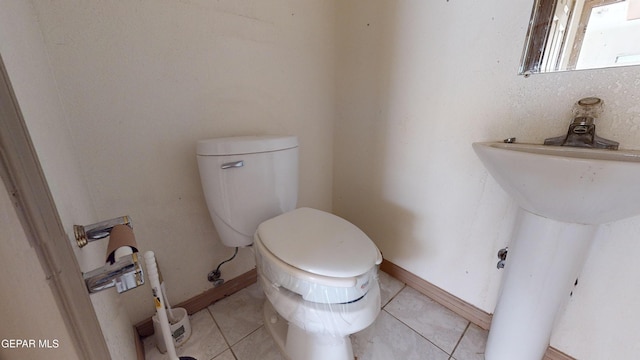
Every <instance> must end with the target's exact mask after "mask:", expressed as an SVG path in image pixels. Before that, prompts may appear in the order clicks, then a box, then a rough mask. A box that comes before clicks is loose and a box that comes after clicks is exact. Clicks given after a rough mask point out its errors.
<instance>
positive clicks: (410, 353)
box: [144, 272, 487, 360]
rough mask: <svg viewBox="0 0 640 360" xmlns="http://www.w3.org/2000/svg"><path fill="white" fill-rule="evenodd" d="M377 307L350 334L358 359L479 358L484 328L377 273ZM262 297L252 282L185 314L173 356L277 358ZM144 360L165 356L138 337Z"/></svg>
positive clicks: (206, 359)
mask: <svg viewBox="0 0 640 360" xmlns="http://www.w3.org/2000/svg"><path fill="white" fill-rule="evenodd" d="M380 290H381V293H382V304H383V306H382V311H381V312H380V315H379V316H378V319H377V320H376V321H375V322H374V323H373V324H372V325H371V326H369V327H368V328H366V329H364V330H363V331H361V332H359V333H356V334H354V335H352V337H351V340H352V343H353V351H354V353H355V356H356V357H357V358H358V360H413V359H415V360H483V359H484V355H483V353H484V346H485V343H486V339H487V331H485V330H482V329H481V328H479V327H477V326H476V325H474V324H470V323H469V322H468V321H466V320H464V319H463V318H461V317H459V316H458V315H456V314H455V313H453V312H451V311H449V310H448V309H446V308H444V307H442V306H441V305H439V304H437V303H436V302H434V301H433V300H431V299H429V298H428V297H426V296H424V295H422V294H420V293H419V292H417V291H416V290H414V289H412V288H410V287H408V286H405V284H403V283H401V282H400V281H398V280H396V279H394V278H392V277H391V276H389V275H387V274H386V273H383V272H380ZM263 302H264V295H263V294H262V291H261V290H260V288H259V287H258V285H257V284H254V285H252V286H250V287H248V288H246V289H243V290H241V291H239V292H237V293H236V294H234V295H232V296H230V297H228V298H225V299H223V300H221V301H218V302H216V303H215V304H213V305H211V306H209V307H208V308H207V309H204V310H201V311H199V312H197V313H195V314H193V315H191V328H192V335H191V338H190V339H189V340H188V341H187V342H186V343H185V344H183V346H181V347H180V348H178V349H177V352H178V356H191V357H194V358H196V359H198V360H283V359H284V358H283V357H282V355H280V353H279V351H278V349H277V346H276V345H275V343H274V342H273V340H272V339H271V337H270V335H269V334H268V333H267V331H266V330H265V328H264V326H263V323H262V304H263ZM144 349H145V354H146V359H147V360H164V359H168V357H167V355H166V354H161V353H160V352H159V351H158V349H157V348H156V346H155V338H154V337H153V336H150V337H148V338H145V339H144Z"/></svg>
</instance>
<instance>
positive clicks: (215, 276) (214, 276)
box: [207, 246, 238, 287]
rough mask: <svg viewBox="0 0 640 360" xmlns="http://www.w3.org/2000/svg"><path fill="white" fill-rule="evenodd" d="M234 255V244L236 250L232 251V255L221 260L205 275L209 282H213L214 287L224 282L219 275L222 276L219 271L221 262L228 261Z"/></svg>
mask: <svg viewBox="0 0 640 360" xmlns="http://www.w3.org/2000/svg"><path fill="white" fill-rule="evenodd" d="M236 255H238V247H237V246H236V250H235V251H234V253H233V256H232V257H230V258H229V259H227V260H225V261H223V262H221V263H220V264H218V267H217V268H216V269H215V270H213V271H211V272H210V273H209V274H208V275H207V280H209V282H212V283H213V286H214V287H217V286H220V285H222V284H224V279H221V278H220V277H221V276H222V272H221V271H220V267H221V266H222V265H223V264H226V263H228V262H229V261H231V260H233V259H235V257H236Z"/></svg>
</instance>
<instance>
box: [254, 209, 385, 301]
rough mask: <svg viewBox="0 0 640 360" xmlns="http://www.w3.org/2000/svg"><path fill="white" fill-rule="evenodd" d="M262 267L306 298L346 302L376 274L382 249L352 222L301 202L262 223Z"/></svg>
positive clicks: (259, 252) (258, 254)
mask: <svg viewBox="0 0 640 360" xmlns="http://www.w3.org/2000/svg"><path fill="white" fill-rule="evenodd" d="M254 246H255V248H256V259H257V264H258V267H259V270H260V272H261V273H262V275H263V276H265V277H266V278H267V279H269V281H270V282H271V283H272V284H274V285H275V286H282V287H284V288H286V289H288V290H290V291H293V292H295V293H298V294H300V295H302V297H303V298H304V299H305V300H307V301H312V302H319V303H346V302H350V301H354V300H357V299H359V298H361V297H362V296H364V295H365V294H366V293H367V291H368V290H369V287H370V286H371V284H372V283H373V282H374V281H375V280H376V275H377V265H379V264H380V263H381V262H382V255H381V254H380V251H379V250H378V248H377V247H376V246H375V244H374V243H373V242H372V241H371V240H370V239H369V237H367V236H366V235H365V234H364V233H363V232H362V231H361V230H360V229H358V228H357V227H356V226H355V225H353V224H351V223H350V222H348V221H346V220H344V219H342V218H340V217H337V216H335V215H332V214H329V213H326V212H324V211H320V210H315V209H310V208H299V209H296V210H293V211H291V212H288V213H285V214H282V215H280V216H277V217H275V218H273V219H270V220H267V221H265V222H263V223H262V224H260V226H259V227H258V230H257V231H256V234H255V236H254Z"/></svg>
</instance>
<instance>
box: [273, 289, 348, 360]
mask: <svg viewBox="0 0 640 360" xmlns="http://www.w3.org/2000/svg"><path fill="white" fill-rule="evenodd" d="M263 315H264V324H265V328H266V329H267V331H268V332H269V334H270V335H271V337H273V340H274V341H275V343H276V345H278V348H279V349H280V352H281V353H282V354H283V355H284V357H285V358H286V359H287V360H326V359H332V360H353V359H354V357H353V349H352V347H351V339H350V338H349V336H344V337H340V336H331V335H321V334H314V333H310V332H306V331H304V330H302V329H300V328H299V327H297V326H295V325H293V324H288V323H287V320H285V319H284V318H283V317H282V316H280V315H279V314H278V312H277V311H276V310H275V309H274V308H273V305H271V302H269V300H268V299H267V300H265V303H264V311H263Z"/></svg>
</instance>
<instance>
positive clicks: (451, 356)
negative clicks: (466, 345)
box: [449, 321, 471, 360]
mask: <svg viewBox="0 0 640 360" xmlns="http://www.w3.org/2000/svg"><path fill="white" fill-rule="evenodd" d="M469 327H471V322H470V321H467V327H466V328H464V331H463V332H462V334H461V335H460V338H459V339H458V342H457V343H456V345H455V346H454V347H453V350H451V354H449V360H451V359H453V360H455V359H454V357H453V354H454V353H455V352H456V349H457V348H458V346H459V345H460V343H461V342H462V338H464V336H465V335H466V334H467V331H469Z"/></svg>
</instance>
